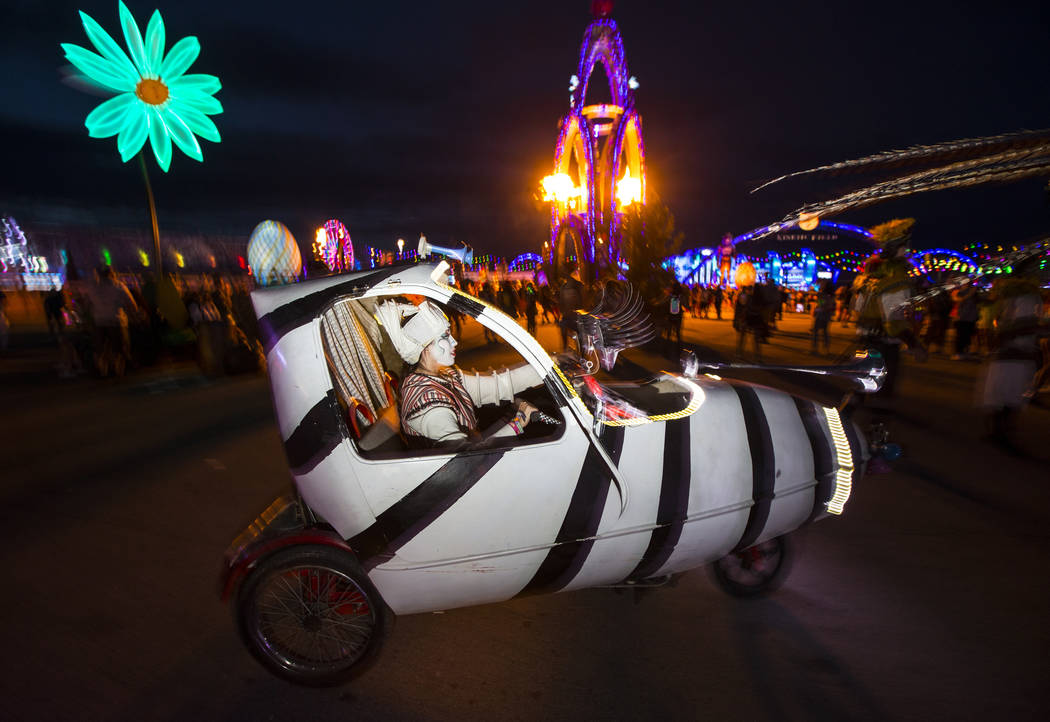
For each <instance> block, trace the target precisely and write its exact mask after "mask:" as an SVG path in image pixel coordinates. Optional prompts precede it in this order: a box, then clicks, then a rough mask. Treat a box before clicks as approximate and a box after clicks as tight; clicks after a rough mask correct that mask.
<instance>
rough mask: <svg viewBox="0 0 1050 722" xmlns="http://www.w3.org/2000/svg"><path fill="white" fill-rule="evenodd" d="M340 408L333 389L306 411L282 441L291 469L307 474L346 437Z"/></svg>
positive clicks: (295, 472) (293, 471)
mask: <svg viewBox="0 0 1050 722" xmlns="http://www.w3.org/2000/svg"><path fill="white" fill-rule="evenodd" d="M341 412H342V410H341V409H340V407H339V402H338V401H337V400H336V396H335V391H333V390H332V389H329V390H328V393H327V394H326V395H325V397H324V398H323V399H321V400H320V401H318V402H317V403H316V404H314V406H313V408H312V409H310V410H309V411H307V412H306V415H305V416H304V417H303V419H302V421H300V422H299V425H298V426H296V427H295V431H293V432H292V433H291V435H290V436H289V437H288V438H287V439H286V440H285V442H284V453H285V455H286V456H287V457H288V466H289V467H290V468H291V470H292V473H294V474H306V473H308V472H310V471H312V470H313V469H314V467H316V466H317V465H318V464H320V463H321V462H322V461H324V460H325V458H327V456H328V455H329V454H331V453H332V450H333V449H334V448H335V447H336V446H338V445H339V443H340V442H342V440H343V439H344V438H346V436H347V430H346V424H345V423H343V420H342V413H341Z"/></svg>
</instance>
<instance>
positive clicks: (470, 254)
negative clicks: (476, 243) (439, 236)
mask: <svg viewBox="0 0 1050 722" xmlns="http://www.w3.org/2000/svg"><path fill="white" fill-rule="evenodd" d="M418 250H419V256H420V258H427V257H428V256H431V255H434V254H436V255H439V256H445V257H447V258H455V259H456V260H457V261H459V262H460V263H463V264H465V265H470V264H471V263H473V262H474V249H473V248H471V247H470V246H468V245H466V244H464V245H463V247H462V248H445V247H443V246H435V245H434V244H433V243H430V242H429V241H427V237H426V236H420V237H419V249H418Z"/></svg>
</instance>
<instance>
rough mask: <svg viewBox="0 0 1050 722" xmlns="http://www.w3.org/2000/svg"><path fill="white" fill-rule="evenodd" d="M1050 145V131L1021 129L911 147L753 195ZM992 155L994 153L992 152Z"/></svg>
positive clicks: (829, 168) (842, 163)
mask: <svg viewBox="0 0 1050 722" xmlns="http://www.w3.org/2000/svg"><path fill="white" fill-rule="evenodd" d="M1047 144H1050V129H1043V130H1021V131H1016V132H1013V133H1003V134H1002V135H993V136H988V137H984V138H964V139H962V140H953V141H948V142H945V143H934V144H932V145H914V146H911V147H910V148H906V149H904V150H890V151H885V152H882V153H876V154H874V155H869V156H865V157H863V158H855V159H853V160H846V161H840V162H838V163H831V164H829V165H822V166H819V167H817V168H809V169H808V170H800V171H796V172H794V173H787V174H785V175H782V176H779V177H778V178H774V179H773V180H770V181H766V182H765V183H763V184H762V185H760V186H758V187H757V188H755V189H754V190H752V191H751V192H752V193H755V192H757V191H760V190H762V189H763V188H766V187H767V186H771V185H773V184H774V183H779V182H780V181H783V180H787V179H789V178H797V177H799V176H803V175H812V174H814V173H823V172H839V171H868V170H873V169H875V168H880V167H881V168H890V167H894V166H900V165H905V164H918V163H923V164H933V163H943V162H945V161H947V160H951V159H954V160H959V159H961V158H963V157H966V156H972V155H976V154H981V153H983V154H987V153H990V152H993V151H995V152H1002V151H1005V150H1010V149H1017V150H1023V149H1025V148H1028V147H1032V146H1036V147H1038V146H1045V145H1047ZM993 154H994V153H993Z"/></svg>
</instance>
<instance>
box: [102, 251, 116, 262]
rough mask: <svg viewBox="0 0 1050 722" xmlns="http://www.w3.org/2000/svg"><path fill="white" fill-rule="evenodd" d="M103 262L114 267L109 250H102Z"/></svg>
mask: <svg viewBox="0 0 1050 722" xmlns="http://www.w3.org/2000/svg"><path fill="white" fill-rule="evenodd" d="M102 261H103V263H105V264H106V265H107V266H112V265H113V258H112V257H111V256H110V255H109V249H108V248H103V249H102Z"/></svg>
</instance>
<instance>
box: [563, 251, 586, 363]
mask: <svg viewBox="0 0 1050 722" xmlns="http://www.w3.org/2000/svg"><path fill="white" fill-rule="evenodd" d="M567 269H568V271H569V277H568V278H567V279H565V283H563V284H562V285H561V288H560V289H558V306H559V308H560V309H561V347H562V348H563V349H567V348H569V336H570V335H572V334H574V333H576V311H577V310H578V309H582V308H583V281H581V280H580V267H579V266H578V265H577V264H576V262H575V261H572V262H570V263H569V264H568V267H567Z"/></svg>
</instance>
